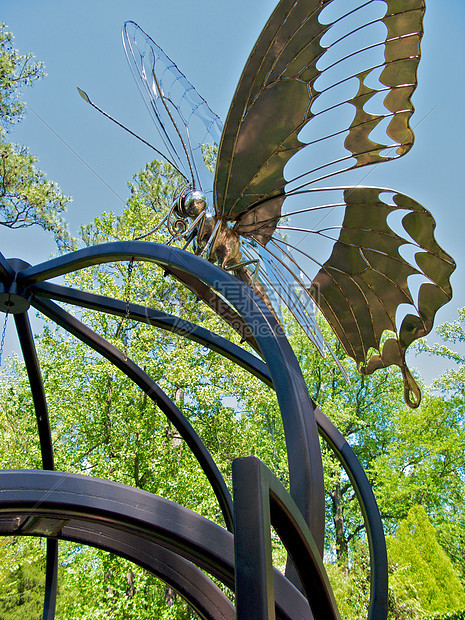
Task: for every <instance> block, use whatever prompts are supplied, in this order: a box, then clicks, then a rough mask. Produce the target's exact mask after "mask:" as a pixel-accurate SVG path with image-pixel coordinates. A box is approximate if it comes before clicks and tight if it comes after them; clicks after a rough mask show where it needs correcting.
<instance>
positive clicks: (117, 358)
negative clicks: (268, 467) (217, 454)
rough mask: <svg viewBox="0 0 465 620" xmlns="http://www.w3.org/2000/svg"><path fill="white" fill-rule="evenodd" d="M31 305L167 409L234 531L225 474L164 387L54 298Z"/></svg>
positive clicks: (35, 301) (32, 300)
mask: <svg viewBox="0 0 465 620" xmlns="http://www.w3.org/2000/svg"><path fill="white" fill-rule="evenodd" d="M31 305H33V306H34V307H35V308H37V309H38V310H40V311H41V312H42V313H43V314H45V315H46V316H48V317H49V318H50V319H52V320H53V321H54V322H55V323H57V324H58V325H60V326H61V327H63V328H64V329H66V330H67V331H68V332H70V333H71V334H73V335H74V336H76V338H78V339H79V340H81V341H82V342H84V343H85V344H87V345H88V346H90V347H91V348H92V349H94V351H97V352H98V353H100V355H102V356H103V357H105V358H106V359H107V360H109V361H110V362H111V363H112V364H114V365H115V366H116V367H117V368H119V369H120V370H121V371H122V372H124V374H125V375H127V376H128V377H129V378H130V379H131V380H132V381H134V383H135V384H136V385H138V386H139V387H140V388H141V390H143V391H144V392H145V393H146V394H147V396H148V397H149V398H151V399H152V400H153V401H154V402H155V403H156V404H157V406H158V407H159V408H160V409H161V411H163V413H164V414H165V415H166V417H167V418H168V419H169V420H170V422H172V423H173V424H174V426H175V427H176V428H177V430H178V431H179V433H180V435H181V437H182V438H183V439H184V440H185V441H186V443H187V445H188V446H189V448H190V449H191V450H192V452H193V454H194V456H195V457H196V459H197V460H198V462H199V464H200V466H201V468H202V470H203V471H204V473H205V475H206V476H207V478H208V480H209V482H210V484H211V486H212V488H213V491H214V493H215V495H216V497H217V499H218V502H219V504H220V508H221V511H222V513H223V517H224V520H225V522H226V527H227V528H228V530H230V531H232V529H233V527H234V525H233V516H232V500H231V495H230V493H229V491H228V488H227V486H226V484H225V482H224V480H223V478H222V476H221V473H220V472H219V470H218V467H217V466H216V463H215V462H214V460H213V459H212V457H211V455H210V453H209V452H208V450H207V449H206V447H205V446H204V445H203V443H202V441H201V439H200V437H199V436H198V435H197V433H196V432H195V431H194V429H193V428H192V426H191V424H190V423H189V421H188V420H187V418H186V417H185V416H184V415H183V414H182V413H181V411H180V410H179V409H178V407H176V405H175V404H174V403H173V402H172V401H171V400H170V399H169V398H168V396H167V395H166V394H165V392H164V391H163V390H162V389H161V388H160V386H159V385H158V384H157V383H155V381H153V379H151V378H150V377H149V376H148V375H147V374H146V373H145V372H144V371H143V370H142V369H141V368H139V366H137V364H135V363H134V362H133V361H132V360H130V359H125V357H126V356H125V355H124V354H123V353H122V352H121V351H120V350H119V349H117V348H116V347H115V346H113V345H112V344H110V343H109V342H107V341H106V340H105V339H104V338H102V337H101V336H99V335H98V334H96V333H95V332H94V331H92V330H91V329H90V328H89V327H87V326H86V325H83V324H82V323H81V322H80V321H78V320H77V319H76V318H75V317H73V316H71V315H70V314H69V313H68V312H66V311H65V310H63V309H62V308H60V307H59V306H57V305H56V304H54V303H53V302H51V301H45V300H44V299H39V298H37V297H33V298H32V299H31Z"/></svg>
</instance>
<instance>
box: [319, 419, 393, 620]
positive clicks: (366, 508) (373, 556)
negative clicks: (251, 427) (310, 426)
mask: <svg viewBox="0 0 465 620" xmlns="http://www.w3.org/2000/svg"><path fill="white" fill-rule="evenodd" d="M315 414H316V418H317V423H318V428H319V431H320V435H321V436H322V437H323V438H324V439H325V441H327V442H328V444H329V445H330V447H331V448H332V450H333V451H334V453H335V454H336V456H337V457H338V459H339V461H340V462H341V464H342V466H343V467H344V469H345V471H346V472H347V475H348V476H349V478H350V481H351V483H352V486H353V487H354V490H355V494H356V495H357V499H358V501H359V504H360V508H361V510H362V514H363V518H364V521H365V527H366V531H367V538H368V545H369V549H370V604H369V608H368V619H369V620H386V618H387V613H388V561H387V551H386V539H385V537H384V530H383V524H382V522H381V516H380V514H379V510H378V505H377V503H376V499H375V496H374V494H373V490H372V488H371V485H370V483H369V481H368V478H367V476H366V474H365V471H364V470H363V467H362V466H361V464H360V462H359V460H358V459H357V457H356V455H355V453H354V451H353V450H352V448H351V447H350V445H349V444H348V443H347V440H346V439H345V437H344V435H342V434H341V433H340V432H339V431H338V430H337V428H336V427H335V426H334V424H333V423H332V422H331V421H330V420H329V419H328V418H327V417H326V416H325V415H324V414H323V413H322V411H321V410H320V409H316V410H315Z"/></svg>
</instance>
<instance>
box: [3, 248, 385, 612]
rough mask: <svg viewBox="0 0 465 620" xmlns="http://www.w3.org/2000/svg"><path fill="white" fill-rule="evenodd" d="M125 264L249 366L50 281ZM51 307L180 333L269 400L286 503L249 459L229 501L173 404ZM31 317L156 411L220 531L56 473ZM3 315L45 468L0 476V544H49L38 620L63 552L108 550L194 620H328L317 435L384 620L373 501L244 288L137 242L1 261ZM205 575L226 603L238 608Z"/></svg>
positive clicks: (158, 320)
mask: <svg viewBox="0 0 465 620" xmlns="http://www.w3.org/2000/svg"><path fill="white" fill-rule="evenodd" d="M131 260H137V261H148V262H153V263H155V264H157V265H159V266H160V267H162V268H163V269H164V271H165V274H166V275H167V274H169V275H170V276H172V277H174V278H176V279H177V280H178V281H179V282H181V283H182V284H183V285H184V286H186V287H188V288H189V289H190V290H191V291H193V292H194V293H195V294H196V295H197V296H198V297H199V298H200V299H202V300H203V301H205V302H206V303H207V304H208V305H209V306H210V307H212V308H213V309H214V310H215V311H216V312H218V313H219V314H220V315H221V316H222V317H223V318H224V319H225V320H226V321H227V322H229V323H230V324H231V325H232V326H233V327H234V328H235V329H236V330H237V331H238V332H239V333H240V334H241V336H242V338H243V339H244V340H245V341H247V342H248V343H249V344H250V345H251V346H252V347H253V348H254V349H255V351H256V352H257V354H258V356H256V355H253V354H251V353H249V352H248V351H246V350H245V349H243V348H241V347H239V346H237V345H235V344H233V343H231V342H230V341H228V340H226V339H225V338H223V337H221V336H219V335H217V334H215V333H213V332H210V331H208V330H206V329H204V328H203V327H201V326H198V325H195V324H193V323H191V322H189V321H186V320H185V319H183V318H181V317H177V316H173V315H169V314H166V313H164V312H161V311H159V310H155V309H153V308H150V307H145V306H142V305H137V304H134V303H127V302H125V301H121V300H117V299H111V298H106V297H102V296H99V295H95V294H92V293H87V292H83V291H80V290H76V289H73V288H69V287H66V286H62V285H60V284H56V283H53V282H51V281H50V280H52V279H53V278H56V277H57V276H62V275H64V274H67V273H70V272H72V271H75V270H78V269H82V268H85V267H89V266H91V265H97V264H102V263H108V262H118V261H131ZM57 302H65V303H67V304H73V305H75V306H80V307H85V308H91V309H94V310H98V311H101V312H105V313H110V314H113V315H117V316H121V317H124V316H127V317H129V318H130V319H131V320H135V321H141V322H145V323H147V324H150V325H152V326H153V328H154V329H162V330H168V331H171V332H174V333H177V334H178V335H181V336H183V337H185V338H188V339H191V340H194V341H196V342H198V343H201V344H202V345H203V346H205V347H208V348H209V349H211V350H213V351H215V352H216V353H218V354H219V355H223V356H225V357H227V358H228V359H230V360H232V361H234V362H235V363H236V364H238V365H239V366H241V367H242V368H244V369H246V370H247V371H248V372H249V373H251V374H252V375H254V376H256V377H258V378H259V379H260V380H261V381H263V382H264V383H266V384H267V385H270V386H272V387H273V388H274V389H275V391H276V394H277V398H278V402H279V407H280V411H281V416H282V420H283V427H284V432H285V437H286V446H287V453H288V462H289V474H290V492H289V493H288V492H287V491H286V490H285V489H284V487H283V486H282V485H281V483H280V482H279V481H278V480H277V479H276V478H275V477H274V476H273V474H271V472H270V471H269V470H268V469H267V468H266V467H265V466H264V465H263V463H261V462H260V461H259V460H258V459H256V458H255V457H248V456H247V455H237V457H238V458H236V459H235V461H234V462H233V497H231V495H230V493H229V491H228V488H227V485H226V483H225V481H224V479H223V478H222V476H221V474H220V472H219V470H218V468H217V466H216V464H215V462H214V460H213V459H212V457H211V455H210V454H209V452H208V451H207V449H206V448H205V446H204V444H203V443H202V441H201V439H200V437H199V436H198V435H197V433H196V431H195V429H194V428H193V427H192V426H191V424H190V423H189V421H188V420H187V419H186V418H185V417H184V416H183V414H182V413H181V411H180V410H179V409H178V407H177V406H176V404H175V403H174V402H173V401H172V400H171V399H170V398H169V397H168V396H167V395H166V394H165V393H164V392H163V390H162V389H161V388H160V387H159V386H158V385H157V384H156V383H155V381H153V380H152V379H151V377H150V376H148V375H147V374H146V373H145V372H144V371H143V370H142V369H141V368H139V367H138V366H137V365H136V364H135V363H134V362H133V361H132V360H131V359H129V358H127V356H126V355H125V353H124V352H123V351H121V350H119V349H118V348H116V347H115V346H114V345H112V344H110V343H109V342H107V341H106V340H104V339H103V338H102V337H101V336H99V335H98V334H96V333H95V332H93V331H92V330H91V329H90V328H89V327H87V326H86V325H84V324H83V323H81V322H80V321H79V320H77V319H76V318H75V317H74V316H72V315H71V314H70V313H68V312H67V311H66V310H64V309H63V308H62V307H61V306H60V305H59V304H58V303H57ZM30 309H34V310H38V311H40V312H41V313H42V314H43V315H45V316H46V317H48V318H49V319H51V320H52V321H54V322H55V323H56V324H57V325H59V326H60V327H61V328H63V329H64V330H67V331H68V332H69V333H71V334H73V335H74V336H75V337H76V338H78V339H80V340H81V341H82V342H84V343H85V344H87V345H88V346H89V347H91V348H92V349H93V350H94V351H96V352H98V353H99V354H100V355H102V356H103V357H104V358H106V359H108V360H109V361H110V362H111V363H112V364H113V365H114V366H115V367H117V368H118V369H119V370H121V371H122V372H123V373H125V374H126V375H127V376H128V377H129V378H130V379H131V380H132V381H133V382H134V383H136V384H137V386H138V387H139V388H140V389H141V390H142V391H143V392H145V394H146V395H147V396H148V397H149V398H151V399H152V400H153V401H154V402H155V403H156V405H157V406H158V407H159V408H160V409H161V410H162V411H163V413H164V414H165V415H166V416H167V418H168V419H169V420H170V421H171V423H172V424H173V425H174V426H175V427H176V429H177V430H178V432H179V434H180V435H181V436H182V438H183V439H184V440H185V442H186V444H187V445H188V446H189V448H190V450H191V451H192V452H193V454H194V455H195V457H196V458H197V460H198V462H199V463H200V465H201V467H202V469H203V471H204V472H205V474H206V476H207V478H208V480H209V482H210V484H211V486H212V488H213V490H214V493H215V495H216V497H217V500H218V504H219V506H220V508H221V511H222V514H223V516H224V521H225V523H226V528H222V527H220V526H218V525H217V524H215V523H213V522H211V521H209V520H208V519H206V518H204V517H202V516H200V515H198V514H196V513H195V512H192V511H191V510H188V509H187V508H184V507H182V506H180V505H179V504H176V503H175V502H172V501H169V500H167V499H164V498H161V497H158V496H156V495H154V494H150V493H147V492H145V491H141V490H139V489H134V488H131V487H128V486H125V485H122V484H118V483H115V482H109V481H104V480H101V479H97V478H92V477H89V476H82V475H77V474H70V473H67V472H59V471H55V470H54V456H53V449H52V442H51V433H50V424H49V411H48V408H47V402H46V397H45V391H44V387H43V381H42V376H41V369H40V363H39V359H38V356H37V353H36V349H35V345H34V338H33V334H32V331H31V327H30V323H29V318H28V312H29V310H30ZM0 310H1V311H2V312H3V313H9V314H12V315H13V316H14V319H15V324H16V329H17V333H18V337H19V341H20V344H21V349H22V352H23V356H24V360H25V365H26V369H27V373H28V377H29V382H30V386H31V392H32V398H33V402H34V407H35V412H36V417H37V427H38V441H39V442H40V449H41V454H42V464H43V471H35V470H34V471H31V470H12V471H10V470H8V471H1V472H0V480H1V482H0V488H1V493H0V533H1V534H3V535H14V536H42V537H46V538H47V569H46V588H45V596H44V612H43V617H44V618H47V619H51V618H53V617H54V614H55V603H56V588H57V572H58V544H59V540H60V539H62V540H70V541H75V542H79V543H82V544H86V545H91V546H95V547H98V548H101V549H105V550H108V551H111V552H113V553H115V554H117V555H120V556H122V557H125V558H128V559H130V560H131V561H133V562H135V563H137V564H139V565H140V566H142V567H144V568H145V569H147V570H149V571H151V572H152V573H153V574H154V575H157V576H158V577H160V578H161V579H162V580H163V581H165V583H167V584H169V585H170V586H171V587H173V588H174V589H175V590H176V591H177V592H178V593H179V594H181V595H182V596H183V597H184V598H185V599H186V601H188V603H189V604H190V605H191V606H192V607H193V608H194V609H195V610H196V612H197V613H198V614H199V615H200V617H202V618H208V619H212V620H213V619H219V618H231V619H232V618H235V617H237V618H241V619H245V618H256V619H261V618H272V617H275V616H276V617H278V618H286V619H289V620H291V619H292V620H295V619H297V618H302V619H303V618H308V619H310V618H315V619H316V620H319V619H320V620H323V619H325V620H326V619H328V618H338V617H339V613H338V610H337V606H336V603H335V601H334V596H333V594H332V591H331V587H330V584H329V581H328V579H327V576H326V573H325V569H324V566H323V562H322V553H323V538H324V484H323V470H322V462H321V452H320V447H319V437H318V435H320V436H321V437H323V438H324V440H325V441H326V442H327V443H328V444H329V446H330V447H331V449H332V450H333V451H334V453H335V455H336V456H337V458H338V459H339V460H340V462H341V463H342V465H343V466H344V468H345V470H346V472H347V475H348V476H349V478H350V480H351V482H352V484H353V487H354V490H355V493H356V495H357V497H358V500H359V503H360V506H361V509H362V513H363V516H364V520H365V526H366V531H367V538H368V543H369V547H370V564H371V597H370V605H369V612H368V617H369V618H370V619H373V620H374V619H378V620H381V619H382V618H386V616H387V559H386V546H385V541H384V534H383V529H382V525H381V520H380V516H379V512H378V509H377V506H376V502H375V499H374V496H373V493H372V491H371V487H370V485H369V483H368V480H367V478H366V475H365V473H364V472H363V469H362V467H361V466H360V463H359V462H358V461H357V459H356V457H355V454H354V453H353V451H352V450H351V448H350V446H349V445H348V443H347V441H346V440H345V439H344V437H343V436H342V435H341V434H340V433H339V431H338V430H337V429H336V428H335V427H334V425H333V424H332V423H331V422H330V421H329V420H328V418H327V417H326V416H325V415H324V414H323V413H322V412H321V411H320V410H319V409H318V408H316V407H315V406H314V404H313V402H312V400H311V398H310V397H309V395H308V391H307V388H306V385H305V381H304V379H303V376H302V373H301V370H300V368H299V365H298V363H297V360H296V358H295V355H294V353H293V351H292V349H291V347H290V345H289V343H288V341H287V339H286V337H285V334H284V333H283V330H282V328H281V327H280V325H279V324H278V323H277V321H276V319H275V317H274V316H273V314H272V313H271V312H270V310H269V309H268V308H267V306H266V305H265V304H264V303H263V302H262V301H261V300H260V299H259V298H258V297H257V296H256V294H255V293H254V292H253V290H252V289H251V288H249V287H247V286H245V285H244V284H242V283H241V282H239V281H238V280H237V279H236V278H234V277H233V276H232V275H230V274H228V273H226V272H225V271H223V270H221V269H219V268H218V267H216V266H214V265H212V264H211V263H208V262H207V261H205V260H203V259H202V258H199V257H197V256H193V255H192V254H190V253H187V252H185V251H183V250H180V249H177V248H173V247H168V246H166V245H160V244H156V243H148V242H143V241H128V242H116V243H108V244H105V245H97V246H93V247H89V248H85V249H82V250H78V251H76V252H72V253H70V254H67V255H63V256H60V257H58V258H54V259H51V260H48V261H46V262H43V263H40V264H38V265H36V266H31V265H29V264H27V263H25V262H24V261H22V260H21V259H17V258H15V259H8V260H7V259H5V258H4V257H3V256H2V255H0ZM50 415H53V411H52V412H50ZM270 525H272V526H273V527H274V528H275V530H276V531H277V533H278V535H279V537H280V538H281V540H282V541H283V543H284V545H285V547H286V549H287V551H288V554H289V557H290V558H291V559H292V561H289V560H288V566H287V569H286V576H283V575H282V574H281V573H280V572H279V571H277V570H276V569H273V568H272V564H271V551H270ZM204 571H205V572H207V573H209V574H210V575H212V576H214V577H215V578H216V579H218V580H220V581H221V582H222V583H223V584H225V585H227V586H228V587H230V588H231V589H232V590H234V591H235V604H233V603H232V602H231V601H230V600H229V599H228V598H227V597H226V596H225V595H224V594H223V592H222V591H221V590H220V589H219V588H218V586H217V585H215V584H214V582H213V581H212V580H211V579H210V578H209V577H208V576H207V575H206V574H205V572H204Z"/></svg>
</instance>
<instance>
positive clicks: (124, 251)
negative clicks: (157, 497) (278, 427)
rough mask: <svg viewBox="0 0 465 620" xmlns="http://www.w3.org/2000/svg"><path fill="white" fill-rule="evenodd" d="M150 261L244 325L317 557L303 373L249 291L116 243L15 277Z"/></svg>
mask: <svg viewBox="0 0 465 620" xmlns="http://www.w3.org/2000/svg"><path fill="white" fill-rule="evenodd" d="M128 259H129V260H130V259H134V260H146V261H152V262H155V263H157V264H159V265H162V266H164V267H167V268H174V269H178V270H181V271H183V272H186V273H188V274H191V275H193V276H195V277H196V278H198V279H199V280H201V281H202V282H204V283H205V284H206V285H207V286H209V287H211V288H213V289H214V290H215V291H217V292H218V293H220V294H221V295H222V296H223V297H225V298H226V299H227V300H228V301H229V303H231V305H232V306H233V307H234V308H235V309H236V310H237V312H238V313H239V314H240V315H241V316H242V317H243V319H244V320H245V321H246V322H247V326H248V328H249V329H250V331H251V332H252V334H253V336H254V337H255V340H256V341H257V343H258V346H259V348H260V351H261V354H262V356H263V358H264V361H265V363H266V364H267V366H268V368H269V371H270V375H271V378H272V380H273V383H274V386H275V388H276V393H277V397H278V402H279V406H280V409H281V415H282V419H283V426H284V432H285V436H286V446H287V453H288V462H289V478H290V489H291V496H292V497H293V499H294V501H295V502H296V504H297V506H298V507H299V509H300V511H301V512H302V514H303V515H304V518H305V520H306V522H307V524H308V526H309V528H310V531H311V532H312V535H313V537H314V539H315V542H316V544H317V546H318V549H319V551H320V553H321V554H323V546H324V521H325V519H324V481H323V465H322V461H321V453H320V446H319V439H318V431H317V427H316V422H315V418H314V416H313V415H309V411H310V412H311V411H312V410H313V406H312V402H311V400H310V397H309V395H308V391H307V386H306V384H305V381H304V378H303V376H302V372H301V370H300V367H299V364H298V362H297V359H296V357H295V355H294V352H293V350H292V348H291V346H290V344H289V343H288V341H287V339H286V337H285V335H284V333H283V331H282V329H281V327H280V326H279V324H278V323H277V321H276V319H275V317H274V316H273V315H272V313H271V311H270V310H269V309H268V308H267V307H266V305H265V304H264V303H263V302H262V301H261V300H260V299H259V298H258V297H257V296H256V295H255V294H254V293H253V291H252V290H251V289H249V288H248V287H246V286H245V285H243V284H241V283H240V282H239V281H238V280H237V279H236V278H234V277H233V276H232V275H230V274H228V273H226V272H224V271H223V270H221V269H219V268H218V267H216V266H214V265H212V264H211V263H208V262H207V261H205V260H203V259H201V258H199V257H197V256H195V255H193V254H190V253H188V252H185V251H183V250H179V249H177V248H172V247H166V246H165V245H161V244H158V243H149V242H144V241H127V242H124V241H120V242H116V243H107V244H104V245H96V246H92V247H89V248H84V249H82V250H78V251H76V252H72V253H71V254H68V255H66V256H60V257H57V258H54V259H52V260H50V261H47V262H46V263H42V264H39V265H37V266H35V267H28V268H26V269H23V270H22V271H21V272H20V273H18V276H17V278H18V281H19V282H20V283H21V285H22V286H26V285H32V284H35V283H37V282H41V281H43V280H45V279H47V278H53V277H56V276H59V275H63V274H64V273H68V272H70V271H73V270H76V269H82V268H84V267H89V266H91V265H96V264H101V263H106V262H114V261H121V260H128Z"/></svg>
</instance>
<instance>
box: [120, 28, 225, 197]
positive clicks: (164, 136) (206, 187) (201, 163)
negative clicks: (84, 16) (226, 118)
mask: <svg viewBox="0 0 465 620" xmlns="http://www.w3.org/2000/svg"><path fill="white" fill-rule="evenodd" d="M123 43H124V48H125V51H126V56H127V58H128V61H129V65H130V66H131V69H132V71H133V73H134V76H135V77H136V82H137V84H138V86H139V89H140V91H141V93H142V95H143V97H144V100H145V102H146V104H147V107H148V109H149V112H150V114H151V115H152V118H153V120H154V122H155V126H156V127H157V129H158V131H159V133H160V137H161V140H162V142H163V144H164V149H165V151H166V153H167V160H168V161H170V162H171V163H173V164H174V165H175V167H176V168H177V169H178V171H179V172H181V174H182V175H183V176H184V178H185V179H186V181H188V182H189V184H190V185H191V186H192V188H193V189H201V190H202V191H204V192H205V193H207V194H208V193H211V191H212V187H213V173H212V171H211V169H209V168H208V167H207V165H206V164H205V159H207V161H208V153H205V149H206V148H208V146H214V145H215V144H216V145H218V143H219V138H220V136H221V130H222V124H221V121H220V119H219V118H218V116H217V115H216V114H215V113H214V112H212V111H211V109H210V108H209V106H208V104H207V103H206V101H205V100H204V99H202V97H201V96H200V95H199V94H198V93H197V91H196V90H195V88H194V87H193V86H192V84H191V83H190V82H189V81H188V80H187V78H186V77H185V76H184V75H183V74H182V73H181V72H180V71H179V69H178V68H177V66H176V65H175V64H174V63H173V62H172V61H171V60H170V59H169V58H168V56H166V54H165V53H164V52H163V50H162V49H161V48H160V47H159V46H158V45H157V44H156V43H155V42H154V41H153V40H152V39H151V38H150V37H149V36H148V35H147V34H146V33H145V32H144V31H143V30H142V29H141V28H140V27H139V26H138V25H137V24H135V23H134V22H127V23H125V24H124V26H123Z"/></svg>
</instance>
